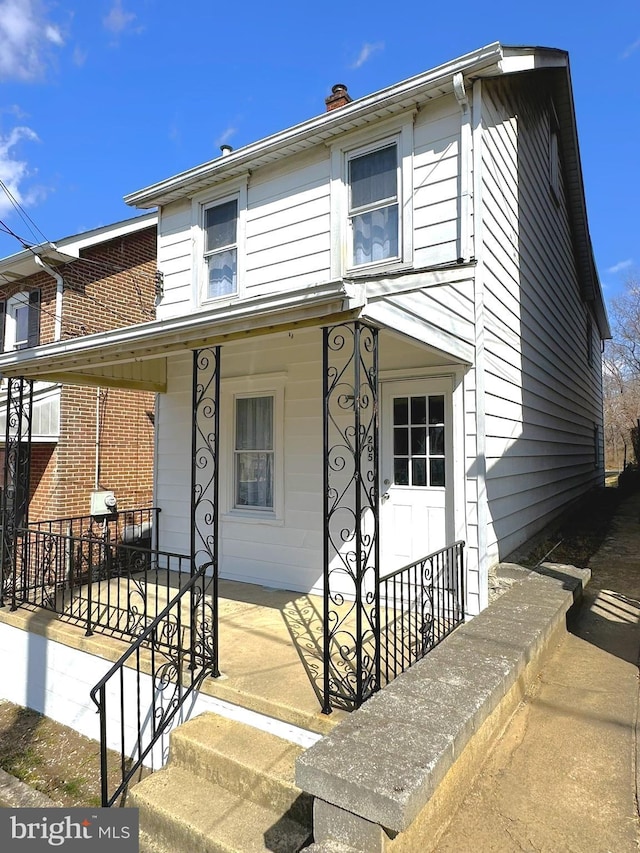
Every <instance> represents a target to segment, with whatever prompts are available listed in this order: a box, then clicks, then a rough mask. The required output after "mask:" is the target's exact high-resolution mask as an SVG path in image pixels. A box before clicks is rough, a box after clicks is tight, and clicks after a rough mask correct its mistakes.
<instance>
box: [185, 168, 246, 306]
mask: <svg viewBox="0 0 640 853" xmlns="http://www.w3.org/2000/svg"><path fill="white" fill-rule="evenodd" d="M246 211H247V176H246V175H245V176H243V177H242V178H239V179H236V180H233V181H230V182H228V183H226V184H225V186H224V189H220V190H219V191H218V194H217V195H213V194H212V192H211V190H208V191H207V192H203V193H200V194H199V195H197V196H195V198H193V199H192V201H191V217H192V219H191V223H192V226H193V234H194V241H193V252H194V254H193V265H192V269H193V279H192V284H193V304H194V305H206V304H207V303H209V302H214V301H215V300H220V299H235V298H236V297H239V296H242V290H243V286H244V282H243V278H244V266H245V257H244V256H245V250H244V234H245V219H246Z"/></svg>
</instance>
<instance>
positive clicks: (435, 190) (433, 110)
mask: <svg viewBox="0 0 640 853" xmlns="http://www.w3.org/2000/svg"><path fill="white" fill-rule="evenodd" d="M460 117H461V114H460V108H459V106H458V104H457V102H456V100H455V99H454V98H453V97H443V98H440V99H438V100H437V101H436V102H435V103H432V104H430V105H429V107H428V108H426V109H425V110H421V111H420V112H419V113H418V116H417V118H416V123H415V127H414V131H413V133H414V146H415V147H414V177H413V227H414V238H413V239H414V263H415V265H416V266H429V265H432V264H440V263H451V262H453V261H455V260H457V258H458V257H460V254H461V247H460V221H459V214H460V198H459V195H460V190H459V187H460V183H459V181H460Z"/></svg>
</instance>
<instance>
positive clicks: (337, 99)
mask: <svg viewBox="0 0 640 853" xmlns="http://www.w3.org/2000/svg"><path fill="white" fill-rule="evenodd" d="M352 100H353V98H352V97H351V95H350V94H349V93H348V92H347V87H346V86H345V85H344V83H336V85H335V86H332V87H331V94H330V95H329V97H328V98H325V99H324V102H325V104H326V105H327V112H328V113H330V112H331V110H337V109H338V108H339V107H346V105H347V104H350V103H351V101H352Z"/></svg>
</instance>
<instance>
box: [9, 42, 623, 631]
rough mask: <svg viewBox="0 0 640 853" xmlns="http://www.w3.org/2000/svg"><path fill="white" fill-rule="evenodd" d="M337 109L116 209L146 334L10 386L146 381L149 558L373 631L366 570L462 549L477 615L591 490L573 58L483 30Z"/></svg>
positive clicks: (24, 364)
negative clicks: (148, 268)
mask: <svg viewBox="0 0 640 853" xmlns="http://www.w3.org/2000/svg"><path fill="white" fill-rule="evenodd" d="M327 107H328V109H327V110H326V111H325V112H323V113H322V114H320V115H318V116H315V117H313V118H310V119H309V120H308V121H305V122H303V123H302V124H299V125H296V126H294V127H291V128H287V129H286V130H283V131H281V132H280V133H277V134H275V135H273V136H269V137H267V138H265V139H260V140H258V141H257V142H254V143H251V144H249V145H245V146H243V147H241V148H238V149H237V150H230V149H228V148H226V149H225V151H224V152H223V154H222V155H221V156H220V157H218V158H216V159H214V160H212V161H210V162H207V163H204V164H202V165H199V166H196V167H194V168H192V169H190V170H188V171H186V172H183V173H181V174H178V175H174V176H172V177H169V178H167V179H166V180H162V181H160V182H158V183H156V184H154V185H153V186H150V187H147V188H145V189H142V190H139V191H137V192H134V193H132V194H130V195H129V196H128V197H127V198H126V201H127V202H128V203H129V204H130V205H132V206H134V207H136V208H141V209H149V208H157V210H158V268H159V270H160V272H161V273H162V279H163V282H162V292H161V294H160V298H159V301H158V306H157V319H156V320H155V321H151V322H148V323H142V324H139V325H136V326H132V327H129V328H126V329H121V330H115V331H110V332H105V333H102V334H100V335H88V336H85V337H83V338H81V339H77V340H65V341H58V342H55V343H52V344H46V345H43V346H39V347H37V348H34V349H32V350H19V351H16V352H12V353H6V354H5V355H3V356H0V371H1V372H2V373H3V374H4V375H8V376H16V377H18V376H23V377H29V378H33V379H38V380H46V379H47V378H49V377H54V378H55V380H56V381H62V382H64V381H65V374H66V375H67V377H68V381H69V382H71V383H79V382H86V381H87V380H89V381H91V382H94V383H99V384H100V385H101V386H103V387H108V386H114V387H127V388H133V389H143V390H153V391H155V392H157V394H158V396H157V410H156V411H157V414H156V454H155V504H156V505H157V506H158V507H160V508H161V510H162V512H161V519H160V524H159V531H158V535H159V547H160V548H162V549H165V550H167V551H172V552H178V553H187V554H188V553H194V554H195V553H197V552H204V553H205V554H207V555H209V556H210V557H212V558H213V559H214V561H215V563H216V564H217V566H218V569H219V573H220V576H221V577H225V578H230V579H234V580H237V581H241V582H249V583H254V584H262V585H266V586H272V587H273V586H275V587H281V588H286V589H291V590H299V591H305V592H315V593H318V594H320V595H324V596H325V600H326V602H327V610H326V614H330V613H332V608H335V609H336V612H337V611H338V610H339V606H340V603H341V602H342V597H346V599H355V600H356V601H358V602H359V606H361V608H362V612H363V613H364V614H365V616H367V614H368V615H369V616H370V613H371V610H370V608H371V606H372V605H371V601H370V600H369V599H368V596H369V594H370V592H371V590H372V589H373V588H374V586H375V583H376V579H377V578H379V577H380V576H383V575H385V574H388V573H389V572H391V571H393V570H395V569H397V568H398V567H401V566H403V565H406V564H409V563H411V562H412V561H416V560H419V559H420V558H422V557H424V556H425V555H427V554H429V553H432V552H434V551H437V550H439V549H442V548H444V547H446V546H448V545H450V544H451V543H453V542H455V541H463V542H464V543H465V583H464V594H465V599H466V603H465V609H466V612H467V613H469V614H474V613H478V612H479V611H480V610H481V609H482V608H484V607H485V606H486V604H487V596H488V573H489V569H490V567H491V566H492V565H493V564H495V563H496V562H497V561H499V560H500V559H501V558H504V557H505V556H506V555H507V554H509V552H510V551H512V550H513V549H514V548H515V547H516V546H518V545H519V544H520V543H522V542H523V541H524V540H525V539H527V538H528V537H529V536H531V535H532V534H533V533H535V532H536V531H537V530H538V529H539V528H541V527H542V526H543V525H544V524H545V523H546V522H547V521H549V520H550V519H551V518H552V517H553V516H554V515H555V514H556V513H558V511H559V510H560V509H561V508H562V507H563V506H565V505H566V504H567V503H569V502H571V501H573V500H574V499H576V498H578V497H579V496H580V495H581V494H583V493H584V492H586V491H587V490H588V489H590V488H591V487H593V486H597V485H600V484H602V482H603V473H604V472H603V451H602V434H603V430H602V383H601V366H600V343H601V341H602V340H603V339H605V338H607V337H609V328H608V322H607V317H606V312H605V308H604V304H603V299H602V292H601V288H600V284H599V280H598V275H597V271H596V268H595V264H594V259H593V254H592V248H591V242H590V237H589V229H588V223H587V214H586V206H585V195H584V187H583V182H582V173H581V166H580V157H579V149H578V138H577V129H576V120H575V113H574V107H573V99H572V88H571V79H570V73H569V61H568V56H567V54H566V53H565V52H564V51H561V50H555V49H546V48H537V47H536V48H534V47H531V48H527V47H514V48H511V47H506V46H503V45H501V44H499V43H495V44H491V45H488V46H487V47H483V48H481V49H480V50H477V51H474V52H473V53H469V54H467V55H465V56H462V57H460V58H458V59H454V60H453V61H451V62H448V63H446V64H445V65H441V66H439V67H437V68H434V69H432V70H429V71H426V72H424V73H422V74H419V75H417V76H416V77H413V78H411V79H409V80H405V81H403V82H400V83H397V84H394V85H393V86H389V87H388V88H386V89H383V90H382V91H379V92H376V93H374V94H372V95H368V96H366V97H361V98H357V99H355V100H351V98H350V96H349V95H348V93H347V91H346V89H345V87H343V86H341V85H339V86H336V87H334V90H333V92H332V94H331V95H330V97H329V98H327ZM367 608H369V609H367ZM334 615H335V614H334ZM327 618H328V617H327ZM331 618H332V620H333V617H331ZM335 618H336V619H337V618H338V617H337V616H336V617H335Z"/></svg>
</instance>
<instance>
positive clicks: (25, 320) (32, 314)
mask: <svg viewBox="0 0 640 853" xmlns="http://www.w3.org/2000/svg"><path fill="white" fill-rule="evenodd" d="M39 343H40V291H39V290H31V291H29V292H27V291H24V292H21V293H15V294H14V295H13V296H11V297H9V299H6V300H5V299H3V300H0V350H1V351H3V352H9V351H10V350H14V349H26V348H27V347H35V346H37V345H38V344H39Z"/></svg>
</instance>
